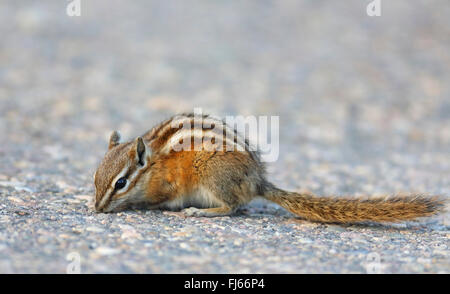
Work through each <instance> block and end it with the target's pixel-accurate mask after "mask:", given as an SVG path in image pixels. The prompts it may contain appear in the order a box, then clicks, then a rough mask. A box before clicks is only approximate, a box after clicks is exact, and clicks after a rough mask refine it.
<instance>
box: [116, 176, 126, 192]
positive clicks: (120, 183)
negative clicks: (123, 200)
mask: <svg viewBox="0 0 450 294" xmlns="http://www.w3.org/2000/svg"><path fill="white" fill-rule="evenodd" d="M126 184H127V179H126V178H120V179H118V180H117V182H116V184H115V186H114V188H115V189H116V190H119V189H122V188H123V187H125V185H126Z"/></svg>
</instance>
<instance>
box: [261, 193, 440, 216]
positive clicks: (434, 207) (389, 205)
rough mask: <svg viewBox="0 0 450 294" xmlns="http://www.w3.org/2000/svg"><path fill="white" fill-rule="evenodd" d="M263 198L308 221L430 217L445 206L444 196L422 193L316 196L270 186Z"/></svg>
mask: <svg viewBox="0 0 450 294" xmlns="http://www.w3.org/2000/svg"><path fill="white" fill-rule="evenodd" d="M263 197H264V198H266V199H268V200H270V201H273V202H275V203H277V204H278V205H280V206H282V207H284V208H285V209H287V210H289V211H290V212H292V213H294V214H296V215H298V216H300V217H302V218H305V219H307V220H310V221H319V222H325V223H355V222H363V221H375V222H399V221H404V220H412V219H415V218H419V217H425V216H431V215H434V214H436V213H438V212H440V211H443V210H444V208H445V202H446V199H444V198H443V197H440V196H432V197H426V196H421V195H409V196H392V197H376V198H367V199H365V198H364V199H363V198H342V197H333V198H331V197H319V196H315V195H312V194H308V193H295V192H287V191H283V190H281V189H278V188H276V187H274V186H273V185H269V187H268V188H267V190H266V192H265V194H264V195H263Z"/></svg>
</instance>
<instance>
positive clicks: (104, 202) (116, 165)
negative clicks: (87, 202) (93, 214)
mask: <svg viewBox="0 0 450 294" xmlns="http://www.w3.org/2000/svg"><path fill="white" fill-rule="evenodd" d="M119 141H120V135H119V133H118V132H116V131H115V132H113V133H112V134H111V137H110V139H109V147H108V151H107V152H106V155H105V157H104V158H103V160H102V162H101V163H100V165H99V167H98V168H97V171H96V172H95V175H94V183H95V210H97V211H98V212H110V211H114V210H116V211H117V210H120V209H123V208H124V207H125V206H126V205H127V204H130V203H134V202H140V201H142V199H143V197H144V196H143V191H142V189H143V186H142V182H141V181H142V180H143V175H144V174H145V173H144V172H145V171H146V170H147V168H148V166H149V162H150V156H151V150H150V148H149V147H148V146H147V144H146V143H145V142H144V140H143V139H142V138H141V137H138V138H137V139H136V140H134V141H131V142H127V143H120V142H119Z"/></svg>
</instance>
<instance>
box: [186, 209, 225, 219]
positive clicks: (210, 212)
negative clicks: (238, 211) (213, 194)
mask: <svg viewBox="0 0 450 294" xmlns="http://www.w3.org/2000/svg"><path fill="white" fill-rule="evenodd" d="M181 212H182V213H183V214H184V215H185V216H207V217H212V216H224V215H229V214H230V213H231V212H232V209H231V208H229V207H215V208H196V207H189V208H185V209H183V210H182V211H181Z"/></svg>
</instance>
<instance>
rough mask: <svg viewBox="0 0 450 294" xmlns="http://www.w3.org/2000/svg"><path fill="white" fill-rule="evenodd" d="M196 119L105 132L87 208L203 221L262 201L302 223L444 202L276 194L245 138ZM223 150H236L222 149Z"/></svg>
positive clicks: (415, 213)
mask: <svg viewBox="0 0 450 294" xmlns="http://www.w3.org/2000/svg"><path fill="white" fill-rule="evenodd" d="M200 118H201V121H200V122H199V121H198V120H197V121H196V119H195V116H194V114H183V115H178V116H174V117H172V118H170V119H168V120H166V121H164V122H162V123H160V124H159V125H157V126H156V127H154V128H153V129H151V130H150V131H148V132H147V133H145V134H144V135H143V136H141V137H138V138H136V139H135V140H133V141H130V142H124V143H120V135H119V133H118V132H113V133H112V134H111V137H110V140H109V147H108V151H107V152H106V155H105V157H104V158H103V160H102V162H101V163H100V165H99V167H98V169H97V171H96V172H95V175H94V181H95V194H96V196H95V197H96V199H95V209H96V210H97V211H98V212H111V211H119V210H122V209H124V208H126V207H127V206H129V205H130V204H134V203H146V204H148V205H149V206H150V208H154V209H169V210H181V209H183V210H182V212H183V213H184V214H185V215H186V216H209V217H211V216H224V215H229V214H231V213H233V212H234V211H235V210H236V209H237V208H238V207H240V206H242V205H244V204H246V203H248V202H250V201H251V200H252V199H254V198H255V197H262V198H265V199H268V200H270V201H273V202H275V203H277V204H279V205H280V206H282V207H284V208H285V209H287V210H288V211H290V212H292V213H293V214H295V215H298V216H300V217H301V218H304V219H306V220H310V221H318V222H328V223H329V222H333V223H352V222H362V221H375V222H398V221H403V220H412V219H415V218H418V217H425V216H431V215H433V214H436V213H437V212H439V211H442V210H443V209H444V202H445V201H446V199H444V198H442V197H439V196H432V197H426V196H420V195H409V196H392V197H371V198H348V197H346V198H344V197H320V196H315V195H312V194H309V193H296V192H288V191H284V190H282V189H279V188H277V187H276V186H275V185H273V184H272V183H270V182H269V181H268V180H267V178H266V170H265V167H264V164H263V163H262V162H261V160H260V155H259V153H258V152H257V151H253V150H251V149H250V148H249V146H250V144H249V142H248V140H246V139H245V138H243V137H242V135H240V134H239V133H238V132H236V130H235V129H233V128H230V127H229V126H227V124H226V123H225V122H224V121H223V120H220V119H217V118H213V117H211V116H207V115H203V116H201V117H200ZM186 126H187V127H186ZM230 145H231V146H234V147H240V148H234V149H232V150H231V151H230V149H229V146H230ZM180 146H183V148H180ZM185 147H189V148H185Z"/></svg>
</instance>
